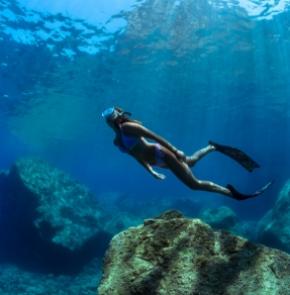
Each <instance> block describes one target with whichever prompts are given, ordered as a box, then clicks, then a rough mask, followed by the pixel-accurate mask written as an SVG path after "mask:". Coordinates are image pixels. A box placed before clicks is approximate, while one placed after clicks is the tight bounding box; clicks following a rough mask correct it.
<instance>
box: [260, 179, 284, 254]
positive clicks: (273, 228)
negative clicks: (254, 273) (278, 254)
mask: <svg viewBox="0 0 290 295" xmlns="http://www.w3.org/2000/svg"><path fill="white" fill-rule="evenodd" d="M289 212H290V181H288V182H287V183H286V184H285V185H284V187H283V188H282V190H281V192H280V194H279V197H278V199H277V201H276V203H275V205H274V207H273V209H271V210H270V211H269V212H268V213H267V214H266V215H265V216H264V217H263V218H262V220H261V221H260V224H259V229H258V240H259V241H260V242H261V243H263V244H266V245H269V246H271V247H275V248H278V249H281V250H284V251H286V252H289V253H290V214H289Z"/></svg>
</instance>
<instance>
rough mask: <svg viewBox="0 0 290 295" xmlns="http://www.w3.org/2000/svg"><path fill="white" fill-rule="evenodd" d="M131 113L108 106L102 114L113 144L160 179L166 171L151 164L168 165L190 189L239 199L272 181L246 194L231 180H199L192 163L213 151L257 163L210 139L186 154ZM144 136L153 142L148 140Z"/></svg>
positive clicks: (248, 165) (244, 163) (248, 166)
mask: <svg viewBox="0 0 290 295" xmlns="http://www.w3.org/2000/svg"><path fill="white" fill-rule="evenodd" d="M130 116H131V113H129V112H125V111H123V110H122V109H121V108H119V107H112V108H108V109H106V110H105V111H104V112H103V113H102V117H103V118H105V119H106V122H107V124H108V125H109V126H110V127H111V128H112V129H113V130H114V131H115V133H116V137H115V139H114V144H115V145H116V146H117V147H118V148H119V149H120V150H121V151H122V152H125V153H128V154H129V155H131V156H132V157H134V158H135V159H136V160H137V161H138V162H139V163H140V164H141V165H142V166H144V167H145V168H146V169H147V170H148V171H149V172H150V173H151V174H152V175H153V176H154V177H155V178H157V179H161V180H163V179H165V175H163V174H160V173H158V172H156V171H155V170H154V169H153V168H152V166H158V167H161V168H165V169H170V170H171V171H172V172H173V173H174V174H175V175H176V176H177V177H178V178H179V179H180V180H181V181H182V182H183V183H184V184H185V185H187V186H188V187H189V188H191V189H193V190H203V191H209V192H215V193H219V194H222V195H225V196H228V197H231V198H233V199H236V200H239V201H242V200H246V199H249V198H254V197H256V196H258V195H260V194H261V193H263V192H264V191H265V190H266V189H267V188H268V187H269V186H270V185H271V183H272V182H269V183H268V184H266V185H265V186H264V187H262V188H261V189H260V190H258V191H256V192H255V193H253V194H249V195H245V194H241V193H239V192H238V191H237V190H236V189H235V188H234V187H233V186H232V185H230V184H228V185H227V186H226V187H223V186H220V185H218V184H215V183H213V182H211V181H204V180H199V179H197V178H196V177H195V176H194V175H193V173H192V171H191V169H190V167H193V166H194V165H195V164H196V163H197V162H198V161H199V160H200V159H202V158H203V157H204V156H206V155H207V154H209V153H210V152H213V151H218V152H221V153H223V154H225V155H227V156H229V157H231V158H232V159H234V160H235V161H237V162H238V163H239V164H240V165H242V166H243V167H244V168H245V169H247V170H248V171H250V172H251V171H253V170H254V169H255V168H258V167H260V166H259V165H258V164H257V163H256V162H255V161H254V160H252V159H251V158H250V157H249V156H248V155H246V154H245V153H244V152H243V151H241V150H239V149H236V148H233V147H229V146H225V145H220V144H217V143H215V142H212V141H209V145H208V146H207V147H205V148H202V149H201V150H199V151H197V152H195V153H194V154H193V155H191V156H186V155H185V154H184V153H183V152H182V151H180V150H178V149H176V148H175V147H174V146H173V145H172V144H170V143H169V142H168V141H166V140H165V139H164V138H162V137H160V136H159V135H157V134H155V133H153V132H152V131H150V130H149V129H147V128H145V127H144V126H143V125H142V123H141V122H139V121H136V120H132V119H130V118H129V117H130ZM146 139H149V140H152V141H155V142H156V143H152V142H149V141H147V140H146Z"/></svg>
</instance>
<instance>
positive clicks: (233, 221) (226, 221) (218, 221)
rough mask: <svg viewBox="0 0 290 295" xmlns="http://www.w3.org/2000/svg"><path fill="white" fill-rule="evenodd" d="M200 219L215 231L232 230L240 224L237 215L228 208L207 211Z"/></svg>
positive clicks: (222, 207)
mask: <svg viewBox="0 0 290 295" xmlns="http://www.w3.org/2000/svg"><path fill="white" fill-rule="evenodd" d="M200 219H202V220H203V221H204V222H206V223H208V224H209V225H211V226H212V227H213V228H215V229H231V228H233V227H234V226H236V225H237V222H238V219H237V215H236V213H235V212H234V211H233V210H232V209H231V208H229V207H226V206H221V207H218V208H210V209H205V210H204V211H203V212H202V213H201V216H200Z"/></svg>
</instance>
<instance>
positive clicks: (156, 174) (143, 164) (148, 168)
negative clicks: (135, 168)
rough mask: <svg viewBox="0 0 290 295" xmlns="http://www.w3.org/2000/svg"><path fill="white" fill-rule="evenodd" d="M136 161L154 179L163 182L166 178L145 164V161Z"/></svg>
mask: <svg viewBox="0 0 290 295" xmlns="http://www.w3.org/2000/svg"><path fill="white" fill-rule="evenodd" d="M136 160H137V161H138V162H139V163H140V164H141V165H142V166H143V167H145V169H146V170H147V171H149V173H150V174H152V175H153V176H154V177H155V178H157V179H160V180H164V179H165V178H166V176H165V175H164V174H161V173H158V172H156V171H155V170H154V169H153V168H152V166H151V165H150V164H149V163H147V162H145V161H143V160H141V159H138V158H136Z"/></svg>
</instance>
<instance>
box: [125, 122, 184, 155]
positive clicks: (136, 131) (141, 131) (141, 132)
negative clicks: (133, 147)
mask: <svg viewBox="0 0 290 295" xmlns="http://www.w3.org/2000/svg"><path fill="white" fill-rule="evenodd" d="M122 130H123V132H125V133H127V134H130V135H136V136H143V137H146V138H149V139H152V140H155V141H157V142H158V143H160V144H161V145H162V146H164V147H166V148H167V149H169V150H170V151H171V152H172V153H174V154H177V153H178V152H179V151H178V149H177V148H176V147H174V146H173V145H172V144H170V143H169V142H168V141H167V140H165V139H164V138H163V137H161V136H159V135H157V134H155V133H154V132H152V131H150V130H149V129H147V128H145V127H144V126H142V125H140V124H137V123H132V122H126V123H123V124H122Z"/></svg>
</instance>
